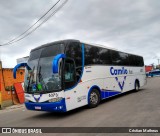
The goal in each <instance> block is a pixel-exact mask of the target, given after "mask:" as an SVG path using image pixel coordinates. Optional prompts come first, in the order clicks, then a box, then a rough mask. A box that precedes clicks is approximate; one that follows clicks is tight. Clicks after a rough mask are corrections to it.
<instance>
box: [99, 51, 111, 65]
mask: <svg viewBox="0 0 160 136" xmlns="http://www.w3.org/2000/svg"><path fill="white" fill-rule="evenodd" d="M99 63H100V64H104V65H107V64H111V55H110V50H109V49H104V48H101V49H100V50H99Z"/></svg>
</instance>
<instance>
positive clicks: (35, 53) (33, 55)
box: [29, 49, 42, 61]
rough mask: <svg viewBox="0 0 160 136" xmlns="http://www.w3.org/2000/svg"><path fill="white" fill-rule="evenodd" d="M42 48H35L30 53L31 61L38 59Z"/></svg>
mask: <svg viewBox="0 0 160 136" xmlns="http://www.w3.org/2000/svg"><path fill="white" fill-rule="evenodd" d="M41 51H42V49H38V50H34V51H32V52H31V53H30V56H29V61H31V60H35V59H38V58H39V57H40V55H41Z"/></svg>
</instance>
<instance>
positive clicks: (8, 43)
mask: <svg viewBox="0 0 160 136" xmlns="http://www.w3.org/2000/svg"><path fill="white" fill-rule="evenodd" d="M67 1H68V0H65V2H63V3H62V4H61V5H60V6H59V7H58V8H57V9H56V10H54V11H53V12H52V14H51V15H49V16H48V17H47V18H46V19H45V20H44V21H42V22H41V23H40V24H39V25H38V26H37V27H35V28H34V29H32V30H31V31H30V32H28V31H29V30H30V29H31V28H33V27H34V26H35V25H36V24H37V23H38V22H39V21H40V20H41V19H43V18H44V17H45V16H46V15H47V14H48V13H49V12H50V11H51V10H52V9H53V8H54V7H55V6H56V5H57V4H58V3H59V2H60V0H58V1H57V2H56V3H55V4H54V5H53V6H52V7H51V8H50V9H49V10H48V11H47V12H46V13H45V14H44V15H42V16H41V17H40V18H39V19H38V20H37V21H36V22H35V23H34V24H33V25H31V26H30V27H29V28H28V29H27V30H26V31H24V32H23V33H22V34H20V35H19V36H18V37H16V38H14V39H12V40H10V41H9V42H7V43H5V44H2V45H0V46H5V45H10V44H13V43H15V42H18V41H20V40H22V39H24V38H25V37H27V36H28V35H30V34H31V33H33V32H34V31H35V30H36V29H37V28H39V27H40V26H41V25H42V24H44V23H45V22H46V21H47V20H49V19H50V18H51V17H52V16H53V15H54V14H55V13H56V12H57V11H58V10H60V9H61V8H62V7H63V6H64V5H65V4H66V3H67ZM27 32H28V33H27ZM23 35H24V36H23ZM21 36H22V37H21ZM20 37H21V38H20ZM18 38H19V39H18Z"/></svg>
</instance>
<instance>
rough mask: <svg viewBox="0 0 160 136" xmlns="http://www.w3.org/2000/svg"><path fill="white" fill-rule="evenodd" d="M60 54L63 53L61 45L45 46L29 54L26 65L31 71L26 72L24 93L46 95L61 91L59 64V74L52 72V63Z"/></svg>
mask: <svg viewBox="0 0 160 136" xmlns="http://www.w3.org/2000/svg"><path fill="white" fill-rule="evenodd" d="M60 53H64V45H63V44H56V45H51V46H47V47H44V48H40V49H37V50H34V51H32V52H31V53H30V58H29V60H28V65H29V67H30V68H31V69H32V70H31V71H26V75H25V92H27V93H48V92H55V91H59V90H61V89H62V86H61V64H60V69H59V74H53V72H52V61H53V59H54V57H55V56H56V55H57V54H60Z"/></svg>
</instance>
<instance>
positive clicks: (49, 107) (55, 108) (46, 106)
mask: <svg viewBox="0 0 160 136" xmlns="http://www.w3.org/2000/svg"><path fill="white" fill-rule="evenodd" d="M25 106H26V108H27V109H28V110H36V107H40V109H39V111H40V110H41V111H51V112H66V111H67V109H66V103H65V98H63V99H62V100H61V101H59V102H44V103H38V102H36V103H34V102H33V103H32V102H25Z"/></svg>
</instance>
